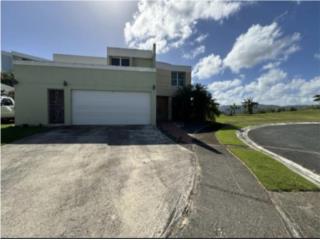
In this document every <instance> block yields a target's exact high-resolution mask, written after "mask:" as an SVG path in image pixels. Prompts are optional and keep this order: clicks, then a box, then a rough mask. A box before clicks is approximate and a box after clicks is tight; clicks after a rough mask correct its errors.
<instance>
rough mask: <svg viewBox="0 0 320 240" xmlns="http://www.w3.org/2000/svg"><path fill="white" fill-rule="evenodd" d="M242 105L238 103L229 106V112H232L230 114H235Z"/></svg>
mask: <svg viewBox="0 0 320 240" xmlns="http://www.w3.org/2000/svg"><path fill="white" fill-rule="evenodd" d="M239 108H240V107H239V106H238V105H237V104H235V103H234V104H232V105H230V106H229V112H230V115H231V116H232V115H235V114H236V111H237V110H238V109H239Z"/></svg>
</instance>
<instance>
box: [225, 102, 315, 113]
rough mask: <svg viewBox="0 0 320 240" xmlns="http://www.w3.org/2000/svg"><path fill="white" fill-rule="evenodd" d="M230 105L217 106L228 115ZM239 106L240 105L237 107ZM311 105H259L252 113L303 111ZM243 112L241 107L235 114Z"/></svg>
mask: <svg viewBox="0 0 320 240" xmlns="http://www.w3.org/2000/svg"><path fill="white" fill-rule="evenodd" d="M230 106H231V105H221V106H219V110H220V111H221V112H223V113H225V114H228V113H229V108H230ZM238 106H240V105H238ZM311 106H312V105H286V106H279V105H267V104H259V105H258V106H257V107H256V108H255V110H254V112H257V111H261V110H265V111H271V110H272V109H274V110H278V109H286V110H289V109H290V108H296V109H304V108H309V107H311ZM242 112H243V108H242V106H240V109H238V110H237V111H236V113H242Z"/></svg>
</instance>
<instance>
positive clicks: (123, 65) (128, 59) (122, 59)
mask: <svg viewBox="0 0 320 240" xmlns="http://www.w3.org/2000/svg"><path fill="white" fill-rule="evenodd" d="M120 59H121V63H120V64H121V66H122V67H129V66H130V58H126V57H124V58H120ZM124 60H125V61H128V65H125V64H123V61H124Z"/></svg>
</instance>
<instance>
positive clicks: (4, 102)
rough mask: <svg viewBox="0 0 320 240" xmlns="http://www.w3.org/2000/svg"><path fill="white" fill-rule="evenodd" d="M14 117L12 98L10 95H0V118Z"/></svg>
mask: <svg viewBox="0 0 320 240" xmlns="http://www.w3.org/2000/svg"><path fill="white" fill-rule="evenodd" d="M9 119H14V100H13V99H12V98H11V97H7V96H1V120H9Z"/></svg>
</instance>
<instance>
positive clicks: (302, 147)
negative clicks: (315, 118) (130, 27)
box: [248, 124, 320, 174]
mask: <svg viewBox="0 0 320 240" xmlns="http://www.w3.org/2000/svg"><path fill="white" fill-rule="evenodd" d="M248 136H249V138H250V139H251V140H253V141H254V142H256V143H257V144H259V145H260V146H262V147H264V148H265V149H268V150H269V151H272V152H274V153H276V154H278V155H280V156H282V157H285V158H287V159H289V160H291V161H293V162H295V163H297V164H299V165H301V166H303V167H305V168H307V169H309V170H311V171H313V172H315V173H317V174H320V124H293V125H274V126H267V127H262V128H257V129H253V130H251V131H250V132H249V134H248Z"/></svg>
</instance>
